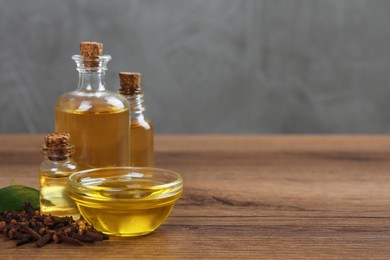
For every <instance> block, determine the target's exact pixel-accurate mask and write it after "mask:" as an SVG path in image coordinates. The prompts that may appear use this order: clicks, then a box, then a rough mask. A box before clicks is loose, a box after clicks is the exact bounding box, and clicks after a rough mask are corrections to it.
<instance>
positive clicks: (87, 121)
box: [55, 104, 130, 170]
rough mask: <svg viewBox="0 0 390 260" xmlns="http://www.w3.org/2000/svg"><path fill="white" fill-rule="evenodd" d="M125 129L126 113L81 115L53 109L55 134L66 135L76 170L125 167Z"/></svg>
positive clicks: (126, 133) (79, 112)
mask: <svg viewBox="0 0 390 260" xmlns="http://www.w3.org/2000/svg"><path fill="white" fill-rule="evenodd" d="M92 105H93V104H92ZM125 126H127V127H125ZM128 126H129V111H128V109H117V108H115V107H112V108H110V109H106V110H105V111H104V110H103V111H95V110H87V111H82V110H79V109H69V108H67V107H56V123H55V128H56V131H57V132H59V131H60V132H67V133H69V134H70V136H71V142H72V143H73V144H74V145H75V146H76V152H75V154H74V155H73V159H74V160H75V161H76V162H77V164H78V166H79V170H83V169H90V168H99V167H108V166H126V165H129V163H130V162H129V148H128V135H129V133H128V131H129V127H128Z"/></svg>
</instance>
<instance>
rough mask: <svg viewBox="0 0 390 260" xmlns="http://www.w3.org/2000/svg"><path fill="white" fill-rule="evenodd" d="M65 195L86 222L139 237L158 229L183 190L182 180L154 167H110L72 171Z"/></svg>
mask: <svg viewBox="0 0 390 260" xmlns="http://www.w3.org/2000/svg"><path fill="white" fill-rule="evenodd" d="M67 189H68V195H69V197H70V198H71V199H73V200H74V201H75V203H76V205H77V207H78V209H79V211H80V213H81V215H82V216H83V217H84V219H85V220H86V221H88V222H89V223H90V224H92V225H93V226H94V227H95V228H96V229H97V230H99V231H102V232H104V233H106V234H109V235H115V236H139V235H144V234H148V233H150V232H152V231H153V230H155V229H156V228H158V227H159V226H160V225H161V224H162V223H163V222H164V220H165V219H166V218H167V217H168V215H169V213H170V212H171V210H172V208H173V206H174V203H175V201H176V200H177V199H178V198H180V196H181V194H182V192H183V179H182V178H181V176H180V175H179V174H177V173H175V172H172V171H168V170H163V169H157V168H135V167H110V168H99V169H91V170H86V171H81V172H76V173H74V174H72V175H71V176H70V177H69V180H68V186H67Z"/></svg>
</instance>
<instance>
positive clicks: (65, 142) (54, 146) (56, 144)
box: [42, 133, 74, 161]
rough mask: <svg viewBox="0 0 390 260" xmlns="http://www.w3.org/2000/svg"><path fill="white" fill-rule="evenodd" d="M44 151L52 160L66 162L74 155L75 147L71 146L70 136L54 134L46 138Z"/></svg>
mask: <svg viewBox="0 0 390 260" xmlns="http://www.w3.org/2000/svg"><path fill="white" fill-rule="evenodd" d="M44 142H45V143H44V145H43V146H42V151H43V152H44V153H46V154H47V156H48V158H49V159H50V160H54V161H59V160H65V159H66V158H67V157H69V156H71V155H72V153H73V150H74V149H73V148H74V146H73V145H71V144H70V134H68V133H53V134H48V135H46V136H45V138H44Z"/></svg>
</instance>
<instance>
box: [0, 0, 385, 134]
mask: <svg viewBox="0 0 390 260" xmlns="http://www.w3.org/2000/svg"><path fill="white" fill-rule="evenodd" d="M0 4H1V5H0V36H1V37H0V132H2V133H12V132H30V133H34V132H40V133H45V132H49V131H52V130H53V122H54V120H53V117H54V110H53V107H54V103H55V101H56V99H57V97H58V96H60V95H61V94H62V93H64V92H68V91H71V90H73V89H75V88H76V86H77V78H78V76H77V72H76V70H75V64H74V63H73V61H72V60H71V59H70V57H71V55H73V54H76V53H78V46H79V42H80V41H101V42H103V43H104V50H105V53H106V54H111V55H112V57H113V60H112V61H111V62H110V63H109V71H108V72H107V83H108V87H109V89H111V90H116V89H117V86H118V78H117V72H118V71H138V72H142V73H143V88H144V92H145V99H146V101H145V102H146V105H147V108H148V111H147V112H148V115H149V117H150V118H151V119H152V121H153V122H154V123H155V125H156V132H157V133H160V134H165V133H183V134H194V133H195V134H197V133H201V134H203V133H226V134H228V133H239V134H247V133H389V132H390V113H389V110H390V15H389V13H390V1H386V0H383V1H377V0H345V1H343V0H264V1H261V0H163V1H162V0H133V1H124V0H122V1H119V0H113V1H107V0H99V1H97V0H91V1H89V0H72V1H53V0H35V1H21V0H13V1H6V0H1V1H0Z"/></svg>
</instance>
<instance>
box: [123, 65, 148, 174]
mask: <svg viewBox="0 0 390 260" xmlns="http://www.w3.org/2000/svg"><path fill="white" fill-rule="evenodd" d="M119 78H120V89H119V93H120V94H122V95H123V96H125V97H126V99H127V100H128V101H129V102H130V114H131V119H130V122H131V124H130V132H131V136H130V143H131V145H130V147H131V149H130V154H131V157H130V158H131V160H130V161H131V166H144V167H148V166H149V167H150V166H153V164H154V144H153V138H154V137H153V135H154V134H153V131H154V129H153V125H152V122H151V121H150V119H148V118H147V117H146V116H145V115H144V111H145V106H144V104H143V101H144V99H143V93H142V89H141V74H140V73H134V72H120V73H119Z"/></svg>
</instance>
